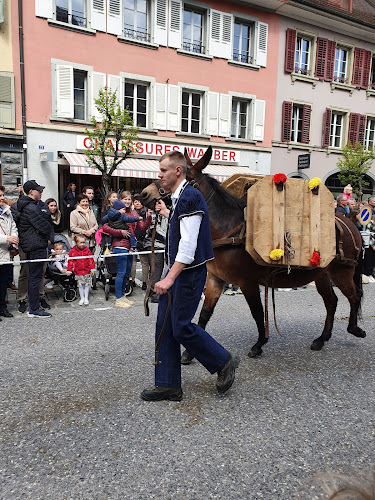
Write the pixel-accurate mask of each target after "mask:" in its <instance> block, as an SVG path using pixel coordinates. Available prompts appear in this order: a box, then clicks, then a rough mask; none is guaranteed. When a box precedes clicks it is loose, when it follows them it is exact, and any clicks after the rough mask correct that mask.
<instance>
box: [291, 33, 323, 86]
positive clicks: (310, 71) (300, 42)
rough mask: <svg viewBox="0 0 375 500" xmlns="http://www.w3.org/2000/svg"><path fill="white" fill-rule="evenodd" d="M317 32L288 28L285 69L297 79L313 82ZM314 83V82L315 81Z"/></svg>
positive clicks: (293, 79)
mask: <svg viewBox="0 0 375 500" xmlns="http://www.w3.org/2000/svg"><path fill="white" fill-rule="evenodd" d="M317 38H318V37H317V34H316V33H310V32H308V31H302V30H293V29H288V30H287V33H286V47H285V71H286V72H287V73H292V81H295V80H297V79H300V80H305V81H309V82H312V81H313V80H316V78H315V77H314V68H315V61H316V47H317ZM313 83H314V82H313Z"/></svg>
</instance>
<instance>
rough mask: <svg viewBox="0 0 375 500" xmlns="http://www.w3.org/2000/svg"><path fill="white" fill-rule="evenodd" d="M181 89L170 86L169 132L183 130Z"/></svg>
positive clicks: (176, 86)
mask: <svg viewBox="0 0 375 500" xmlns="http://www.w3.org/2000/svg"><path fill="white" fill-rule="evenodd" d="M180 110H181V89H180V87H179V86H178V85H168V117H167V118H168V119H167V128H168V130H174V131H178V130H181V124H180V121H181V118H180Z"/></svg>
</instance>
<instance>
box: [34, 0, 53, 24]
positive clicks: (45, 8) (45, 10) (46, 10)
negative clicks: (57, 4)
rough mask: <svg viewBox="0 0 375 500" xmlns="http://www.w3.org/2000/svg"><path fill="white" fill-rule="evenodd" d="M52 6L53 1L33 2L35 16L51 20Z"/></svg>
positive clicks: (41, 0)
mask: <svg viewBox="0 0 375 500" xmlns="http://www.w3.org/2000/svg"><path fill="white" fill-rule="evenodd" d="M53 4H54V2H53V0H35V15H36V16H37V17H44V18H45V19H52V18H53Z"/></svg>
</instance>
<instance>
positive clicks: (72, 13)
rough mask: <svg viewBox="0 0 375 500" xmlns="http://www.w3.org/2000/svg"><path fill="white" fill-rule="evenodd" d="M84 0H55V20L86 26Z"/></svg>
mask: <svg viewBox="0 0 375 500" xmlns="http://www.w3.org/2000/svg"><path fill="white" fill-rule="evenodd" d="M86 12H87V6H86V0H56V21H60V22H62V23H66V24H71V25H73V26H79V27H81V28H86V27H87V13H86Z"/></svg>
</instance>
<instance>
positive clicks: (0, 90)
mask: <svg viewBox="0 0 375 500" xmlns="http://www.w3.org/2000/svg"><path fill="white" fill-rule="evenodd" d="M15 126H16V125H15V102H14V74H13V73H8V72H0V127H4V128H15Z"/></svg>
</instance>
